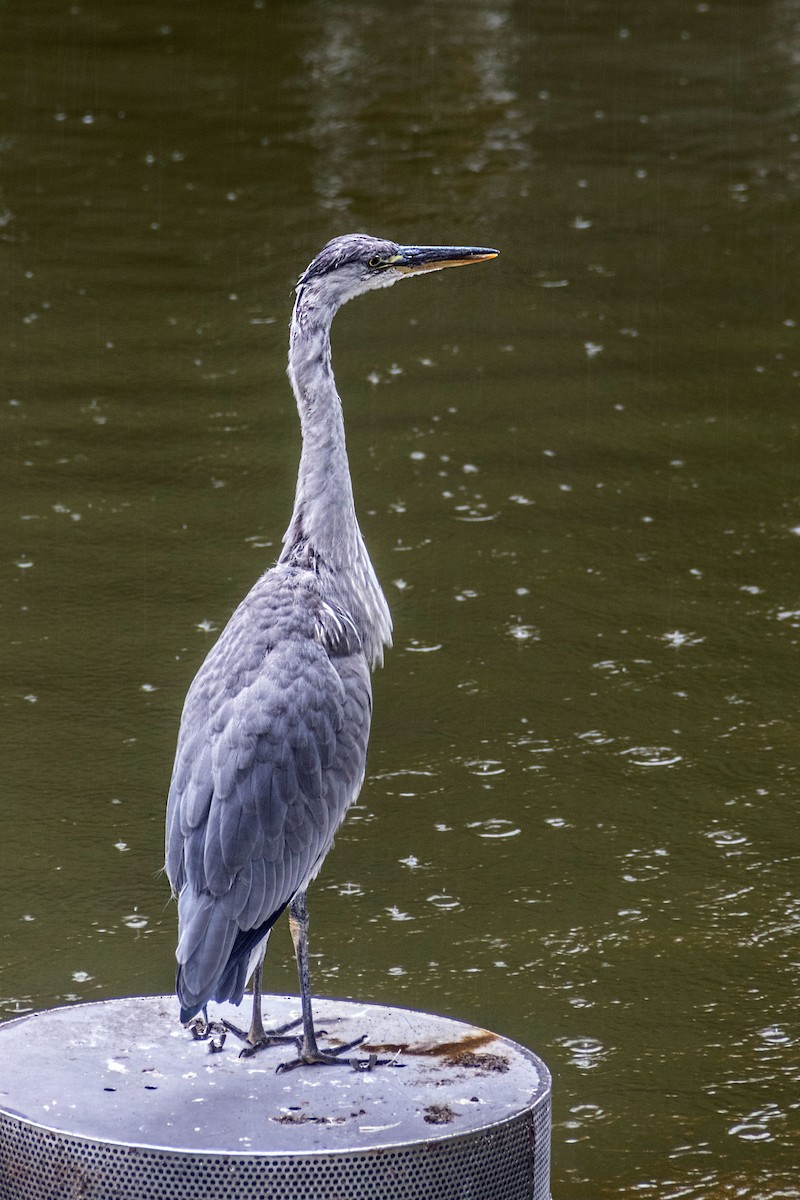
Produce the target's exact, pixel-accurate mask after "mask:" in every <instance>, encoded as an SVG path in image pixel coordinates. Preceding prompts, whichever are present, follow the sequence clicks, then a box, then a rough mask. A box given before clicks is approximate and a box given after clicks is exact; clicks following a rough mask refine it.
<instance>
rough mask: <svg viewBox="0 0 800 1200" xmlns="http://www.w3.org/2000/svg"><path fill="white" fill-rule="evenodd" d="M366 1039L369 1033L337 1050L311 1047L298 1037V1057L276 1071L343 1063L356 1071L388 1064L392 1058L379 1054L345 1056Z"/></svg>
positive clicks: (335, 1065)
mask: <svg viewBox="0 0 800 1200" xmlns="http://www.w3.org/2000/svg"><path fill="white" fill-rule="evenodd" d="M318 1036H319V1037H322V1036H324V1030H319V1031H318ZM366 1039H367V1035H366V1034H365V1033H364V1034H362V1035H361V1037H359V1038H356V1039H355V1040H354V1041H352V1042H346V1043H345V1045H344V1046H337V1047H336V1049H335V1050H320V1049H319V1047H318V1046H311V1047H309V1046H306V1045H305V1044H304V1042H303V1041H302V1039H298V1046H297V1058H293V1059H291V1060H290V1061H289V1062H285V1063H279V1064H278V1066H277V1067H276V1068H275V1073H276V1075H284V1074H286V1072H287V1071H294V1070H296V1069H297V1067H340V1066H342V1064H343V1063H346V1064H347V1065H348V1066H349V1067H352V1069H353V1070H354V1071H371V1070H372V1068H373V1067H378V1066H385V1065H388V1063H389V1062H390V1061H391V1060H390V1059H388V1058H385V1059H380V1058H378V1056H377V1054H370V1055H369V1057H368V1058H345V1055H346V1054H347V1052H348V1050H355V1049H356V1047H357V1046H360V1045H361V1044H362V1042H365V1041H366Z"/></svg>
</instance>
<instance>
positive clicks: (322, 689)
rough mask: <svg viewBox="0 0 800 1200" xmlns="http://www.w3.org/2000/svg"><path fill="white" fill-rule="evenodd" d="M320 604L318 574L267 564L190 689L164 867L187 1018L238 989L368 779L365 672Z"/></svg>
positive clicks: (349, 629) (337, 621)
mask: <svg viewBox="0 0 800 1200" xmlns="http://www.w3.org/2000/svg"><path fill="white" fill-rule="evenodd" d="M319 605H320V599H319V584H318V582H317V580H316V578H315V576H314V575H313V573H311V572H308V571H303V570H300V569H299V568H295V567H288V566H284V567H278V568H274V569H273V570H272V571H271V572H268V573H267V575H266V576H264V577H263V578H262V580H261V581H260V582H259V584H257V585H256V587H255V588H254V589H253V591H252V592H251V593H250V595H249V596H248V597H246V598H245V600H244V601H243V602H242V604H241V605H240V607H239V609H237V611H236V613H235V614H234V616H233V617H232V618H231V621H230V622H229V624H228V626H227V627H226V629H225V631H224V632H223V634H222V636H221V638H220V640H219V641H218V642H217V645H216V646H215V647H214V648H213V649H212V651H211V653H210V654H209V656H208V658H207V659H206V662H205V664H204V665H203V667H201V669H200V671H199V672H198V675H197V677H196V679H195V681H194V683H193V684H192V687H191V688H190V690H189V694H188V696H187V700H186V705H185V707H184V715H183V721H182V726H181V734H180V737H179V744H178V751H177V754H176V765H175V770H174V772H173V780H172V787H171V790H170V799H169V806H168V820H167V872H168V875H169V878H170V881H171V883H172V885H173V889H174V890H175V892H176V893H177V894H178V896H179V909H178V911H179V928H180V938H179V944H178V951H177V957H178V962H179V972H178V994H179V996H180V998H181V1002H182V1005H183V1009H184V1013H189V1015H191V1013H192V1011H197V1009H198V1008H199V1007H201V1006H202V1004H203V1003H205V1002H206V1001H207V1000H208V999H209V998H210V997H212V996H216V997H217V998H218V999H219V998H224V996H221V994H220V991H219V989H220V988H222V990H223V991H224V990H225V988H228V987H230V988H233V990H234V991H236V990H237V989H238V991H239V992H240V991H241V989H240V987H239V984H240V983H241V978H242V972H241V970H240V969H239V968H238V967H237V965H236V964H237V963H238V961H239V959H240V958H241V956H242V955H243V954H245V953H246V954H248V955H250V954H251V953H252V950H253V949H254V947H255V946H256V945H257V944H258V941H259V940H261V939H263V937H265V936H266V935H267V932H268V929H269V928H270V926H271V923H272V922H273V921H274V920H275V918H276V916H277V915H278V914H279V913H280V912H281V911H282V910H283V908H284V907H285V906H286V904H287V903H288V902H289V901H290V900H291V899H292V897H293V896H294V895H296V893H297V892H298V891H300V890H301V889H302V888H303V887H305V886H306V885H307V883H308V882H309V880H310V879H311V878H313V877H314V876H315V875H316V873H317V871H318V870H319V867H320V865H321V863H322V860H323V859H324V856H325V854H326V853H327V851H328V849H329V848H330V845H331V842H332V840H333V836H334V834H335V832H336V829H337V828H338V826H339V824H340V823H341V821H342V819H343V818H344V815H345V813H346V811H347V808H348V807H349V805H350V804H351V803H352V801H353V800H354V799H355V797H356V795H357V794H358V790H359V788H360V786H361V783H362V780H363V777H364V765H365V760H366V748H367V740H368V736H369V723H370V714H371V695H370V682H369V669H368V666H367V662H366V659H365V657H364V654H363V652H362V650H361V645H360V640H359V639H358V638H357V636H356V635H355V633H354V632H353V631H354V628H355V627H354V626H353V623H352V621H351V620H350V618H347V617H346V616H343V615H340V610H338V609H336V610H334V609H333V608H331V606H330V605H328V606H326V610H325V612H324V613H323V619H322V622H321V623H320V621H318V620H317V616H318V615H319ZM320 629H322V631H323V634H324V636H322V637H320V632H319V631H320ZM331 630H333V632H331ZM237 664H239V665H237ZM237 981H238V983H237ZM234 985H236V986H234Z"/></svg>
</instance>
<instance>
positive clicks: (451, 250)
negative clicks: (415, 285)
mask: <svg viewBox="0 0 800 1200" xmlns="http://www.w3.org/2000/svg"><path fill="white" fill-rule="evenodd" d="M499 253H500V252H499V250H489V249H487V248H486V247H485V246H401V247H400V252H399V254H398V256H397V259H396V260H395V262H393V263H392V266H393V267H394V268H395V270H397V271H402V272H403V274H404V275H418V274H419V273H420V272H421V271H441V270H442V269H443V268H444V267H466V266H468V265H469V264H470V263H476V262H485V261H486V259H487V258H497V255H498V254H499Z"/></svg>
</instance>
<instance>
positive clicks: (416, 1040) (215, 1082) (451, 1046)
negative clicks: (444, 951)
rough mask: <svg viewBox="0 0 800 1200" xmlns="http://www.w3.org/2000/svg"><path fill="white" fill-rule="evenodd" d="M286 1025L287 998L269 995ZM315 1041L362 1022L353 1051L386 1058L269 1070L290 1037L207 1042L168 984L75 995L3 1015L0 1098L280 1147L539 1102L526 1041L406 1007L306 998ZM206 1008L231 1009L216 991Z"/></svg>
mask: <svg viewBox="0 0 800 1200" xmlns="http://www.w3.org/2000/svg"><path fill="white" fill-rule="evenodd" d="M264 1009H265V1014H268V1015H269V1020H270V1022H274V1023H275V1024H282V1023H283V1022H286V1021H291V1020H293V1019H294V1018H295V1017H297V1016H298V1015H299V1000H298V999H297V998H296V997H291V996H265V997H264ZM314 1010H315V1014H316V1022H317V1025H318V1027H319V1028H320V1029H326V1030H327V1031H328V1034H329V1036H328V1038H327V1039H324V1042H325V1044H327V1045H331V1046H333V1045H337V1044H340V1043H341V1042H342V1041H349V1040H350V1039H352V1038H355V1037H359V1036H361V1035H362V1034H364V1033H366V1034H367V1044H366V1045H365V1046H364V1047H363V1048H362V1051H367V1052H368V1051H369V1049H371V1048H375V1049H377V1041H378V1039H380V1049H381V1053H384V1052H386V1051H390V1052H391V1054H392V1058H391V1064H390V1065H386V1066H378V1067H375V1068H374V1069H373V1070H372V1071H367V1072H365V1071H355V1070H353V1069H352V1068H351V1067H349V1066H348V1065H347V1064H345V1063H342V1064H341V1066H337V1067H321V1068H303V1069H299V1070H296V1071H293V1072H290V1073H288V1074H284V1073H282V1074H276V1071H275V1067H276V1066H277V1065H278V1064H279V1063H280V1062H282V1061H285V1060H286V1058H287V1056H288V1057H291V1051H290V1049H288V1048H287V1047H285V1046H283V1047H271V1048H269V1049H267V1050H265V1051H263V1052H261V1053H260V1054H258V1055H256V1056H255V1057H253V1058H240V1057H239V1050H240V1049H241V1045H240V1043H239V1042H237V1040H236V1039H235V1038H233V1037H231V1036H229V1037H228V1038H227V1039H226V1041H225V1044H224V1045H223V1047H222V1049H221V1050H220V1051H218V1052H217V1053H211V1052H210V1051H209V1043H208V1042H207V1041H200V1040H194V1039H193V1038H192V1037H191V1035H190V1034H189V1033H188V1032H187V1031H186V1030H185V1029H183V1028H182V1027H181V1026H180V1025H179V1024H178V1007H177V1002H176V1001H174V1000H173V998H172V997H135V998H132V999H126V1000H113V1001H107V1002H104V1003H100V1004H90V1005H85V1004H82V1005H75V1006H72V1007H70V1008H59V1009H53V1010H51V1011H50V1012H46V1013H41V1014H37V1015H34V1016H30V1017H23V1018H20V1019H18V1020H17V1021H14V1022H12V1023H9V1024H6V1025H4V1026H3V1027H2V1028H0V1054H2V1061H3V1078H2V1085H1V1086H0V1109H2V1110H4V1111H5V1112H12V1113H14V1114H17V1115H18V1116H20V1117H22V1118H24V1119H25V1120H26V1121H30V1122H32V1123H34V1124H37V1125H41V1126H45V1127H47V1128H49V1129H55V1130H59V1131H61V1132H64V1133H70V1134H75V1135H78V1136H80V1137H83V1138H88V1139H92V1140H94V1141H98V1142H125V1143H129V1144H135V1145H139V1146H157V1147H163V1148H172V1149H187V1150H203V1151H208V1152H214V1153H222V1154H232V1153H245V1152H246V1153H252V1154H288V1153H306V1152H308V1153H311V1152H314V1151H323V1152H328V1151H336V1150H359V1149H361V1150H363V1149H366V1148H370V1147H378V1146H383V1147H393V1146H400V1145H405V1144H408V1143H414V1142H420V1141H429V1140H430V1139H431V1138H433V1137H436V1136H437V1135H439V1136H444V1135H445V1134H447V1135H454V1134H458V1135H468V1134H471V1133H474V1132H476V1131H477V1130H481V1129H484V1128H486V1127H488V1126H492V1125H495V1124H497V1123H498V1122H503V1121H507V1120H509V1119H510V1118H512V1117H515V1116H518V1115H519V1114H521V1113H524V1112H526V1111H527V1110H530V1109H533V1108H535V1107H537V1106H538V1105H539V1104H543V1103H544V1104H547V1103H548V1102H549V1094H550V1079H549V1074H548V1072H547V1068H546V1067H545V1066H544V1064H543V1063H542V1062H541V1061H540V1060H539V1059H538V1058H536V1056H535V1055H534V1054H532V1053H530V1052H529V1051H527V1050H525V1049H523V1048H522V1047H521V1046H518V1045H516V1044H514V1043H513V1042H510V1041H508V1040H507V1039H505V1038H501V1037H497V1036H496V1035H494V1034H492V1033H489V1032H487V1031H486V1030H476V1029H474V1028H473V1027H471V1026H469V1025H463V1024H460V1023H458V1022H455V1021H452V1020H448V1019H446V1018H444V1017H437V1016H433V1015H429V1014H426V1013H418V1012H411V1011H410V1010H407V1009H391V1008H386V1007H382V1006H378V1005H369V1004H353V1003H349V1002H346V1001H340V1000H327V999H320V1000H317V1001H315V1004H314ZM215 1015H218V1016H219V1017H227V1018H229V1019H230V1020H233V1021H241V1017H242V1014H241V1011H240V1010H239V1009H236V1008H234V1007H233V1006H232V1005H219V1006H218V1007H217V1009H216V1010H215Z"/></svg>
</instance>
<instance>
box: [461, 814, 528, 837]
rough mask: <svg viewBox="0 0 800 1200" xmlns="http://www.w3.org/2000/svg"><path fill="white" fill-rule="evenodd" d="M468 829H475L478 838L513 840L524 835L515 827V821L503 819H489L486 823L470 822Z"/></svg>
mask: <svg viewBox="0 0 800 1200" xmlns="http://www.w3.org/2000/svg"><path fill="white" fill-rule="evenodd" d="M467 829H474V830H475V832H476V833H477V835H478V837H482V838H512V837H517V835H518V834H520V833H522V830H521V829H519V828H518V827H517V826H516V825H514V822H513V821H507V820H505V818H503V817H489V818H487V820H485V821H470V822H468V824H467Z"/></svg>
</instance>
